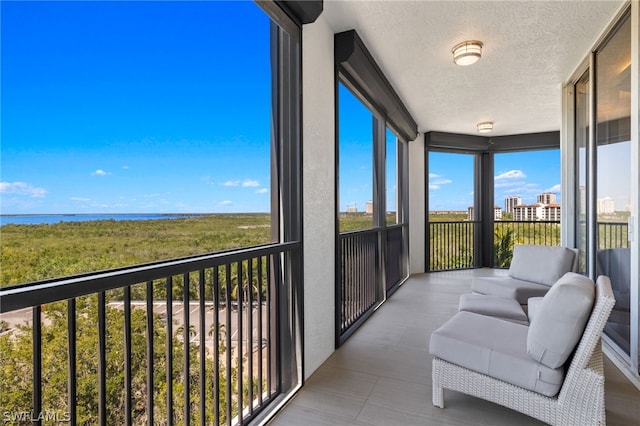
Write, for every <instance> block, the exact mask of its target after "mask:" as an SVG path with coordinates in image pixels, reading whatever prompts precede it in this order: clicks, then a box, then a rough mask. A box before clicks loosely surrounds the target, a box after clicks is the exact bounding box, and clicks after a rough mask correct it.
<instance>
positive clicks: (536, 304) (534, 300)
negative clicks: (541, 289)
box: [527, 297, 543, 323]
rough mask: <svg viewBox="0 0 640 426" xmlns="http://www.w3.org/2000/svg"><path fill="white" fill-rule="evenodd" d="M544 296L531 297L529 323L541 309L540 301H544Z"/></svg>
mask: <svg viewBox="0 0 640 426" xmlns="http://www.w3.org/2000/svg"><path fill="white" fill-rule="evenodd" d="M542 299H543V297H530V298H529V301H528V303H527V316H528V317H529V323H531V322H532V321H533V318H534V317H535V316H536V314H537V313H538V310H539V309H540V303H542Z"/></svg>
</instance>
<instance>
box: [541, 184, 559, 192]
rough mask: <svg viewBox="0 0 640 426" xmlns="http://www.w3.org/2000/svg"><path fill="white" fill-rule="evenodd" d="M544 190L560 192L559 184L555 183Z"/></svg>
mask: <svg viewBox="0 0 640 426" xmlns="http://www.w3.org/2000/svg"><path fill="white" fill-rule="evenodd" d="M544 192H560V184H559V183H556V184H555V185H553V186H552V187H551V188H549V189H545V190H544Z"/></svg>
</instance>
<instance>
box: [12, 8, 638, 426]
mask: <svg viewBox="0 0 640 426" xmlns="http://www.w3.org/2000/svg"><path fill="white" fill-rule="evenodd" d="M188 3H189V2H185V4H188ZM214 3H215V2H214ZM143 4H144V3H143ZM149 7H154V6H153V4H151V5H150V6H149ZM211 7H212V9H211V10H208V11H207V13H211V14H213V15H215V14H216V13H222V12H220V11H217V10H216V9H215V7H216V6H215V5H214V6H211ZM225 7H228V8H230V9H233V8H234V7H238V8H239V7H241V6H239V5H234V2H229V3H225ZM242 7H247V6H246V4H244V5H243V6H242ZM250 7H251V8H252V9H251V10H252V13H257V14H260V16H261V19H263V20H264V22H262V24H264V25H263V27H261V28H262V29H263V30H264V33H262V34H261V36H260V37H261V38H257V37H256V38H255V39H254V40H249V41H248V42H247V43H246V44H245V46H250V45H251V43H254V44H259V43H262V44H261V46H262V47H263V48H265V49H266V50H263V51H262V56H260V58H259V59H260V60H264V61H265V63H266V64H268V67H269V73H270V76H269V77H270V81H269V82H268V89H269V91H268V92H265V93H266V95H265V93H262V92H261V93H260V94H259V95H260V96H263V97H264V98H265V99H268V101H269V102H270V110H269V112H268V113H267V115H265V116H263V117H260V119H261V120H262V121H264V122H266V126H265V128H266V129H267V131H268V135H269V137H268V139H269V142H268V144H267V145H266V146H267V149H268V151H266V153H265V155H264V157H265V158H267V160H265V164H266V165H267V169H268V173H269V178H270V181H271V182H270V185H269V188H268V194H270V201H269V215H268V221H267V223H266V224H265V225H264V226H265V227H266V228H268V230H269V233H270V235H268V238H267V241H265V242H264V243H262V244H258V245H251V246H241V247H240V248H238V247H234V248H231V247H229V248H225V249H224V250H219V251H212V250H204V251H202V252H188V253H185V254H181V255H176V256H170V257H168V258H159V259H153V261H148V262H144V263H141V264H129V265H120V266H118V267H115V268H110V269H107V270H89V269H87V270H83V271H79V272H78V271H75V272H74V273H73V274H67V275H58V276H48V277H46V278H44V279H37V280H33V281H32V282H26V281H20V282H17V283H11V285H9V286H5V287H3V288H2V289H1V290H0V298H1V300H0V312H1V315H0V319H1V320H3V321H6V324H9V326H10V327H9V328H13V329H14V331H15V324H16V323H20V321H22V320H24V319H25V318H26V323H27V325H26V326H25V327H23V328H21V329H20V330H21V331H20V332H19V333H18V332H15V333H14V334H13V335H12V336H14V337H12V338H11V339H14V340H13V341H17V340H21V339H26V341H28V344H29V348H30V353H29V354H27V355H25V356H24V359H25V360H26V362H25V364H24V365H21V366H20V370H19V371H20V374H21V376H20V377H15V375H14V376H10V375H6V374H5V376H3V378H2V380H3V383H1V384H0V386H1V387H2V388H4V389H5V390H0V392H3V393H4V394H5V397H6V398H5V399H3V402H4V401H6V402H11V404H13V405H11V406H10V407H11V408H10V409H9V410H8V411H6V412H4V413H2V415H3V416H4V418H5V419H6V420H7V421H10V420H12V421H24V420H28V421H31V420H33V421H35V422H36V423H40V422H45V423H47V422H48V421H50V420H61V421H70V422H71V423H72V424H76V423H81V422H90V423H98V424H115V423H122V424H144V423H146V424H156V423H164V424H173V423H180V424H184V423H199V424H258V423H266V422H269V421H272V422H273V424H300V423H301V422H305V423H309V424H362V425H377V424H536V422H535V421H534V420H532V419H529V418H527V417H526V416H522V415H520V414H518V413H515V412H511V411H509V410H507V409H503V408H502V407H498V406H496V405H492V404H490V403H485V402H483V401H479V400H475V399H473V398H470V397H469V398H467V397H464V396H462V395H453V396H452V397H451V400H452V402H451V404H450V407H449V406H448V407H447V408H445V409H444V410H442V409H438V408H435V407H433V406H432V405H431V396H430V392H431V390H430V382H429V378H430V372H429V370H430V368H431V363H430V362H431V359H430V355H429V353H428V347H427V346H428V336H429V334H430V332H431V331H433V329H435V328H436V327H437V326H438V325H439V324H441V323H442V322H444V321H445V320H446V319H447V317H448V316H450V315H452V314H453V313H454V312H455V311H456V310H457V299H458V297H459V295H460V294H462V293H465V292H469V291H470V282H471V279H472V277H473V276H477V275H500V274H503V273H504V268H505V267H508V261H509V257H508V253H507V256H506V257H504V258H503V257H501V254H500V253H498V251H497V247H499V246H500V243H504V242H505V238H506V237H505V234H509V235H518V236H519V238H520V239H514V240H510V241H507V242H506V243H505V244H506V245H507V246H509V245H511V246H512V245H513V243H514V242H526V243H530V244H542V245H563V246H568V247H573V248H577V249H579V253H580V265H579V268H580V269H579V271H580V272H581V273H583V274H585V275H587V276H589V277H591V278H595V277H597V276H598V275H600V274H606V275H608V276H610V277H611V278H612V282H614V283H615V285H617V286H618V289H619V291H618V293H616V294H617V295H618V294H619V295H620V300H617V302H618V303H619V306H618V305H616V306H617V307H618V308H619V309H618V311H619V312H618V314H619V315H618V316H617V317H616V318H615V321H614V319H612V320H611V321H610V323H609V324H608V325H607V327H606V329H605V332H604V334H603V342H604V348H605V349H604V350H605V354H606V358H607V363H606V369H607V370H606V374H607V386H608V387H607V392H609V393H608V394H607V409H608V410H609V411H608V421H609V423H610V424H633V423H632V421H633V419H637V418H638V416H639V415H640V413H639V412H638V407H637V403H634V401H637V399H638V396H639V395H640V393H639V392H640V391H639V390H638V389H640V375H639V371H640V370H639V362H640V330H639V324H640V320H639V309H640V303H639V302H640V296H639V292H638V289H639V282H640V279H639V278H640V270H639V268H638V265H639V264H640V252H639V251H638V242H639V240H638V234H637V232H634V230H636V229H639V228H638V227H639V226H640V223H639V221H638V213H637V212H638V209H639V208H640V180H639V178H638V176H639V173H638V171H639V169H640V150H639V145H638V140H639V136H640V131H639V117H640V104H639V100H640V89H639V87H640V30H639V29H638V28H639V27H640V3H639V2H638V1H637V0H633V1H602V2H582V1H567V2H534V1H531V2H529V1H518V2H510V1H508V2H498V1H478V2H476V1H469V2H465V1H461V2H458V1H455V2H453V1H434V2H431V1H429V2H427V1H425V2H420V1H417V2H409V1H376V2H369V1H324V2H323V1H300V2H298V1H273V2H272V1H265V2H263V1H259V2H256V3H255V4H253V3H252V4H251V6H250ZM118 13H121V12H118ZM213 15H212V16H213ZM8 16H9V15H8V14H7V13H4V14H3V18H2V19H3V27H4V23H5V21H4V20H5V19H9V18H8ZM230 16H235V19H238V20H240V18H239V17H238V16H239V15H230ZM205 18H206V15H205ZM138 19H140V18H139V17H138ZM262 24H261V25H262ZM230 27H233V25H230ZM237 27H238V28H237V29H236V30H237V31H238V33H234V35H231V36H228V38H227V39H225V40H226V42H228V43H229V45H231V46H234V44H233V43H234V38H241V37H242V35H241V34H242V28H243V27H242V25H241V23H240V22H239V21H238V23H237ZM245 30H246V28H245ZM227 31H231V30H228V29H227ZM247 34H248V33H247ZM253 35H254V34H251V36H253ZM247 37H249V36H247ZM265 40H267V41H268V42H266V41H265ZM463 41H479V42H480V43H479V46H480V51H481V53H478V54H477V57H476V58H475V59H477V63H473V64H470V65H468V66H460V65H458V64H456V63H454V58H453V55H452V53H453V52H452V48H454V46H456V45H457V44H458V43H460V42H463ZM3 43H4V42H3ZM246 48H247V49H249V47H246ZM240 56H242V55H239V57H240ZM472 56H473V55H472ZM256 58H257V57H256ZM227 61H228V63H227V65H230V68H233V67H232V66H231V65H236V66H238V67H241V66H243V67H249V68H250V67H251V66H252V63H251V61H247V62H241V60H240V59H238V58H236V57H234V59H233V61H237V62H232V60H231V59H227ZM256 61H258V59H256ZM3 63H4V64H6V61H4V60H3ZM4 66H5V65H3V67H4ZM4 84H5V83H4V82H3V85H4ZM257 92H258V91H257V90H256V97H257V96H258V93H257ZM265 96H266V97H265ZM5 105H6V104H5ZM233 108H235V106H234V107H233ZM233 108H231V109H233ZM265 118H267V120H265ZM4 121H5V120H4V119H3V122H4ZM205 121H206V120H205ZM256 121H258V119H256ZM185 123H186V124H185V125H187V126H188V125H189V123H190V122H189V121H186V122H185ZM3 124H4V123H3ZM263 124H264V123H263ZM489 124H490V125H491V128H490V129H489V131H488V132H486V133H485V132H484V130H487V129H486V126H489ZM481 131H482V132H481ZM354 135H355V136H354ZM362 135H365V136H364V137H363V138H362V137H361V136H362ZM3 139H4V136H3ZM213 144H214V145H215V142H214V143H213ZM240 148H241V149H244V148H246V149H251V145H241V146H240ZM241 149H239V151H240V150H241ZM542 151H544V152H551V153H552V157H553V155H555V158H556V159H557V160H555V161H557V164H558V165H559V167H557V170H556V173H557V174H558V180H557V183H558V184H559V185H558V186H556V187H555V189H554V190H555V191H556V192H557V196H558V198H559V204H560V205H559V206H558V207H557V208H556V209H555V210H544V207H540V212H541V213H540V215H541V216H538V217H535V218H533V219H531V218H529V217H528V216H527V217H526V218H520V219H516V216H515V213H513V216H512V217H509V218H506V219H504V218H500V217H498V216H497V213H496V206H497V205H500V204H501V203H502V202H503V199H500V198H499V196H498V194H497V185H496V183H497V178H498V176H499V174H500V173H501V170H500V169H499V167H498V166H497V164H498V163H499V162H501V161H502V162H503V163H504V162H505V161H507V162H508V161H509V159H510V158H511V157H509V156H510V155H512V154H522V155H531V157H530V158H531V161H536V158H538V157H536V153H539V152H542ZM207 154H209V151H207ZM197 155H199V154H197ZM209 155H215V154H209ZM240 155H242V153H241V154H240ZM241 158H242V157H241V156H240V157H236V160H238V161H240V160H241ZM445 161H447V164H455V167H458V168H462V169H465V173H466V174H465V175H464V176H466V178H465V179H466V185H467V187H468V191H467V194H466V196H467V199H466V200H465V202H467V204H465V205H464V207H462V208H461V209H460V210H465V213H466V216H465V217H464V218H457V219H455V220H454V219H448V218H447V219H444V220H443V219H442V218H438V217H436V215H435V214H434V213H433V212H434V211H436V210H438V211H440V210H444V208H442V209H441V208H439V207H437V206H438V204H437V198H434V195H435V194H436V191H435V186H437V184H436V183H435V182H434V180H433V178H434V177H435V176H436V175H438V174H440V171H441V170H442V167H443V166H442V164H445ZM262 166H264V164H262ZM539 166H540V167H543V165H539ZM451 167H454V166H451ZM4 169H5V165H4V163H3V170H4ZM96 172H97V171H96ZM552 172H553V171H552ZM103 173H105V172H104V171H103ZM98 174H99V173H98ZM498 180H499V179H498ZM207 183H208V182H207ZM227 183H228V185H226V186H228V187H233V186H236V187H243V186H246V187H247V188H252V187H254V185H255V183H254V181H249V180H247V181H242V180H229V181H227V182H225V183H224V184H221V186H225V184H227ZM3 185H4V182H3ZM7 185H8V184H7ZM354 186H358V187H359V188H360V189H361V190H362V188H364V192H365V195H364V198H362V196H360V195H358V197H360V198H356V196H355V195H352V193H351V191H352V189H353V188H352V187H354ZM255 187H256V188H257V186H255ZM3 188H5V187H4V186H3ZM6 188H9V186H7V187H6ZM536 189H540V191H539V192H540V193H541V194H540V195H544V194H549V192H550V191H547V190H548V189H549V190H550V189H551V188H536ZM265 192H266V191H265ZM256 193H257V190H256ZM542 193H543V194H542ZM547 196H550V195H547ZM356 200H357V201H356ZM539 201H540V200H539ZM544 204H545V205H554V204H556V200H555V199H553V200H547V202H546V203H544ZM506 209H507V207H506V206H505V210H506ZM509 213H510V214H512V212H509ZM3 214H4V213H3ZM523 215H529V213H527V211H526V210H523ZM503 219H504V220H503ZM248 226H250V227H252V226H262V225H253V224H251V225H248ZM4 231H5V229H3V232H4ZM507 251H508V250H507ZM503 254H504V253H503ZM5 268H6V266H5V265H3V270H5ZM3 274H4V272H3ZM3 284H4V281H3ZM16 318H17V319H16ZM169 318H171V320H168V319H169ZM52 324H53V325H55V324H58V325H59V326H60V327H61V328H60V329H61V330H63V332H62V334H60V335H55V333H53V332H52V328H51V326H52ZM0 333H5V336H6V335H7V334H6V333H7V330H6V329H5V327H4V326H3V329H2V330H0ZM87 334H91V335H95V339H94V340H95V341H94V343H95V345H94V346H95V348H93V349H92V350H91V351H90V353H89V355H88V356H89V357H90V358H93V359H92V362H91V363H87V362H86V359H85V357H86V356H87V354H85V353H82V352H83V351H84V348H85V346H86V345H85V343H83V342H85V341H84V339H85V335H87ZM0 336H1V334H0ZM10 341H11V340H10V339H8V340H6V342H10ZM3 342H5V341H3ZM6 342H5V343H3V344H7V345H8V344H9V343H6ZM186 342H189V343H188V344H186ZM56 351H57V355H58V357H59V358H60V359H62V361H61V364H55V365H59V367H56V368H61V369H62V370H63V371H61V372H60V371H59V372H58V373H59V374H56V375H55V380H54V374H53V373H54V371H53V370H52V368H54V367H52V366H53V365H54V364H52V361H51V355H52V353H53V352H56ZM7 353H9V352H7ZM11 353H12V354H13V353H15V352H11ZM21 359H22V358H21ZM2 363H7V361H6V360H2ZM7 365H8V363H7ZM12 371H17V370H12ZM54 382H55V384H54ZM88 382H89V383H93V384H94V385H93V386H91V385H87V383H88ZM14 387H15V388H19V389H20V390H21V392H22V393H21V394H20V396H19V398H14V396H15V394H16V393H15V392H10V393H9V392H6V389H9V388H14ZM50 389H61V391H60V392H61V393H60V394H57V395H53V394H52V392H51V391H50ZM87 394H92V395H93V398H88V397H87ZM10 395H11V396H10ZM79 395H82V398H80V397H79ZM3 398H4V397H3ZM78 401H82V402H78ZM6 406H7V407H9V405H6ZM528 422H529V423H528Z"/></svg>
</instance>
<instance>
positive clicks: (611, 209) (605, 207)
mask: <svg viewBox="0 0 640 426" xmlns="http://www.w3.org/2000/svg"><path fill="white" fill-rule="evenodd" d="M615 211H616V206H615V202H614V201H613V198H611V197H604V198H598V214H611V213H615Z"/></svg>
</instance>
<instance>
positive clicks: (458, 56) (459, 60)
mask: <svg viewBox="0 0 640 426" xmlns="http://www.w3.org/2000/svg"><path fill="white" fill-rule="evenodd" d="M451 53H453V62H455V63H456V64H458V65H460V66H467V65H471V64H475V63H476V62H478V59H480V56H482V42H481V41H478V40H467V41H463V42H462V43H458V44H456V45H455V46H453V49H451Z"/></svg>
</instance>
